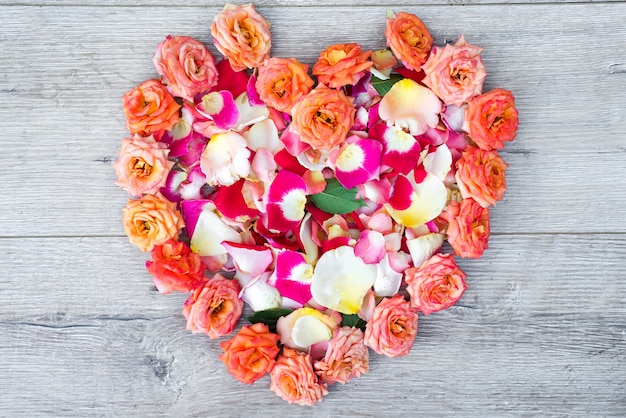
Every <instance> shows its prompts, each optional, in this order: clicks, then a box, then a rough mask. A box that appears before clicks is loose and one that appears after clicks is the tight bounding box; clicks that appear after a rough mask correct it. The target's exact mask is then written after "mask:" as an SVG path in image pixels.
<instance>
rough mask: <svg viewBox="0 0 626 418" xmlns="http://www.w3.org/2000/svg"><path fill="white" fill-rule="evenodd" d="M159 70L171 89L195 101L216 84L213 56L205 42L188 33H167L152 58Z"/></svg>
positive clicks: (176, 93)
mask: <svg viewBox="0 0 626 418" xmlns="http://www.w3.org/2000/svg"><path fill="white" fill-rule="evenodd" d="M152 62H153V63H154V67H155V68H156V71H157V73H159V75H161V76H163V81H164V82H165V84H166V85H167V87H168V89H169V90H170V92H171V93H172V94H173V95H174V96H177V97H182V98H184V99H186V100H189V101H193V99H194V96H195V95H196V94H199V93H204V92H207V91H209V90H210V89H211V87H213V86H214V85H215V84H216V83H217V68H215V60H214V59H213V55H211V53H210V52H209V51H208V50H207V49H206V47H205V46H204V45H203V44H202V42H200V41H197V40H195V39H193V38H190V37H188V36H169V35H168V36H167V38H165V40H164V41H163V42H161V43H160V44H159V46H158V47H157V50H156V53H155V54H154V57H153V58H152Z"/></svg>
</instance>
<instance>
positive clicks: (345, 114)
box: [291, 85, 356, 150]
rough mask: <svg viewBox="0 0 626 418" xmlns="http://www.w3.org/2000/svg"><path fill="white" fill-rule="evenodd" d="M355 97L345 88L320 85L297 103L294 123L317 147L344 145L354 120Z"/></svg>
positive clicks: (323, 148) (302, 134) (308, 142)
mask: <svg viewBox="0 0 626 418" xmlns="http://www.w3.org/2000/svg"><path fill="white" fill-rule="evenodd" d="M352 101H353V99H352V98H350V97H348V96H346V95H345V94H344V93H343V91H340V90H335V89H330V88H328V87H326V86H323V85H321V86H318V87H317V88H316V89H313V90H311V91H310V92H309V94H307V95H306V96H304V97H303V98H302V99H301V100H300V101H299V102H298V103H296V104H295V106H293V108H292V111H291V113H292V115H293V121H292V123H291V126H292V127H293V129H294V130H295V132H297V133H298V135H300V140H301V141H302V142H304V143H307V144H309V145H310V146H311V147H312V148H313V149H316V150H327V149H330V148H332V147H334V146H335V145H341V144H342V143H343V142H344V141H345V140H346V136H347V135H348V131H349V130H350V128H351V127H352V125H353V124H354V116H355V114H356V110H355V109H354V106H353V105H352Z"/></svg>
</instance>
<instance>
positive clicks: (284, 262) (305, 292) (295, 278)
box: [272, 250, 313, 305]
mask: <svg viewBox="0 0 626 418" xmlns="http://www.w3.org/2000/svg"><path fill="white" fill-rule="evenodd" d="M275 272H276V274H275V275H274V276H273V277H274V279H273V281H272V285H274V287H276V288H277V289H278V291H279V292H280V294H281V295H282V296H284V297H287V298H289V299H291V300H294V301H296V302H298V303H300V304H301V305H304V304H305V303H307V302H308V301H309V300H311V279H312V277H313V266H311V265H310V264H308V263H307V262H306V260H305V259H304V255H303V254H302V253H299V252H297V251H288V250H287V251H282V252H280V253H278V255H277V256H276V270H275Z"/></svg>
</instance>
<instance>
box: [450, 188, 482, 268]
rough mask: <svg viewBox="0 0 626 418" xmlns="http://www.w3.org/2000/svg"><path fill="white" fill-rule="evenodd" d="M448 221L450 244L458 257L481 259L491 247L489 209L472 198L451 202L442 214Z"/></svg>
mask: <svg viewBox="0 0 626 418" xmlns="http://www.w3.org/2000/svg"><path fill="white" fill-rule="evenodd" d="M441 217H442V218H445V219H446V220H447V221H448V228H447V231H446V233H447V234H448V242H449V243H450V245H451V246H452V248H453V249H454V252H455V253H456V255H458V256H461V257H466V258H480V256H482V255H483V252H484V251H485V250H486V249H487V248H488V247H489V245H488V242H489V232H490V231H489V208H483V207H482V206H480V205H479V204H478V202H476V201H475V200H474V199H472V198H468V199H463V200H462V201H461V202H460V203H459V202H458V201H456V200H451V201H450V204H449V205H448V207H447V208H446V210H445V211H444V212H443V213H442V214H441Z"/></svg>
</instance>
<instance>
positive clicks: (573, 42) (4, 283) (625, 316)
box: [0, 0, 626, 417]
mask: <svg viewBox="0 0 626 418" xmlns="http://www.w3.org/2000/svg"><path fill="white" fill-rule="evenodd" d="M171 3H174V2H171V1H169V0H168V1H165V0H158V1H148V0H145V1H139V2H132V1H124V0H99V1H90V0H71V1H70V0H59V1H52V0H22V1H12V0H1V1H0V144H1V151H0V167H1V168H2V172H1V173H2V174H0V179H1V180H2V182H1V184H2V189H1V191H0V193H1V195H2V199H0V267H1V268H0V416H3V417H4V416H6V417H14V416H25V417H34V416H141V417H148V416H180V417H186V416H211V417H212V416H254V415H257V416H307V415H311V416H324V417H326V416H399V415H402V416H414V415H415V416H424V417H433V416H452V415H460V416H625V415H626V358H625V357H626V219H625V218H626V117H625V112H626V3H625V2H620V1H616V2H596V1H586V2H585V1H573V2H572V1H570V2H568V1H563V2H561V1H530V0H527V1H519V2H516V3H515V4H507V3H506V2H502V1H498V0H466V1H461V0H458V1H457V0H430V1H423V2H421V3H420V5H416V4H415V2H409V1H404V0H397V1H395V2H393V4H390V5H385V6H380V5H379V2H378V1H374V0H371V1H370V0H361V1H347V0H334V1H333V0H325V1H318V2H316V3H315V4H316V6H309V4H311V2H308V1H303V0H297V1H287V0H282V1H279V2H272V1H269V0H263V1H259V2H257V4H258V5H259V10H260V11H261V13H263V15H264V16H265V17H266V18H268V20H270V21H271V22H272V24H273V26H272V33H273V39H274V47H273V54H274V55H276V56H292V55H293V56H296V57H298V58H299V59H300V60H302V61H305V62H309V63H312V62H313V61H314V59H315V58H316V56H317V54H318V52H319V50H320V49H323V48H325V47H326V46H327V45H330V44H332V43H340V42H349V41H355V42H359V43H361V44H363V46H364V48H381V47H383V46H384V36H383V26H384V17H385V13H386V9H387V8H391V9H394V10H396V11H401V10H404V11H408V12H413V13H416V14H417V15H418V16H420V17H421V18H422V19H423V20H424V21H425V23H426V24H427V25H428V27H429V28H430V30H431V33H432V34H433V36H434V38H435V43H436V44H439V45H441V44H443V43H444V42H446V41H454V40H456V38H457V37H458V35H459V34H461V33H464V34H465V36H466V38H467V39H468V41H470V42H472V43H476V44H479V45H481V46H483V47H484V48H485V51H484V53H483V58H484V61H485V64H486V66H487V70H488V73H489V75H488V78H487V82H486V89H491V88H495V87H503V88H507V89H510V90H512V91H513V92H514V94H515V96H516V103H517V107H518V109H519V112H520V122H521V125H520V130H519V133H518V138H517V140H516V141H515V142H514V143H512V144H509V145H507V147H506V149H505V150H504V151H503V153H502V155H503V156H504V158H505V159H506V161H507V162H508V163H509V164H510V167H509V170H508V173H507V175H508V185H509V188H508V191H507V193H506V197H505V199H504V201H502V202H500V203H498V206H497V208H496V209H494V210H493V211H492V231H493V235H492V238H491V241H490V249H489V250H488V251H487V252H486V254H485V256H484V257H483V258H482V259H480V260H472V261H467V260H461V261H460V264H461V266H462V268H464V269H465V270H466V272H467V273H468V282H469V285H470V288H469V290H468V291H467V292H466V293H465V295H464V297H463V299H462V300H461V302H460V303H459V304H458V305H457V306H456V307H453V308H451V309H450V310H448V311H446V312H442V313H438V314H433V315H431V316H428V317H421V320H420V331H419V335H418V338H417V340H416V342H415V346H414V348H413V350H412V351H411V354H410V355H409V356H408V357H404V358H399V359H394V360H389V359H386V358H381V357H379V356H376V355H373V356H372V361H371V365H370V373H369V374H367V375H365V376H363V377H362V378H361V379H356V380H353V381H352V382H350V383H349V384H347V385H345V386H334V387H332V389H331V393H330V395H329V396H327V397H326V398H325V399H324V401H323V402H322V403H320V404H318V405H316V406H314V407H297V406H290V405H288V404H286V403H285V402H284V401H282V400H281V399H279V398H278V397H277V396H276V395H274V393H272V392H271V391H269V388H268V386H269V381H268V379H267V378H264V379H263V380H261V381H259V382H257V383H256V384H255V385H253V386H245V385H242V384H240V383H238V382H237V381H235V379H233V378H232V377H231V376H230V375H228V374H227V372H226V371H225V368H224V366H223V364H222V363H221V362H219V361H218V359H217V356H218V355H219V353H220V349H219V345H218V343H217V342H216V341H211V340H209V339H208V338H207V337H205V336H200V335H192V334H191V333H190V332H188V331H185V321H184V318H183V317H182V315H181V313H180V311H181V305H182V302H183V300H184V298H185V296H184V295H169V296H163V295H160V294H158V292H156V291H155V289H154V287H153V285H152V283H151V279H150V277H149V275H148V274H147V272H146V271H145V268H144V266H143V263H144V261H145V259H146V255H145V254H143V253H141V252H140V251H139V250H137V249H136V248H135V247H134V246H132V245H131V244H129V243H128V240H127V239H126V237H125V236H124V233H123V228H122V223H121V208H122V207H123V206H124V205H125V202H126V198H127V197H126V194H125V193H124V192H123V191H122V190H120V189H119V188H117V186H115V185H114V181H115V174H114V172H113V169H112V166H111V164H112V162H113V161H114V160H115V159H116V158H117V154H118V152H119V146H120V141H121V138H122V137H124V136H125V135H126V131H125V129H124V122H125V119H124V115H123V113H122V111H121V101H120V98H121V96H122V94H123V93H124V92H125V91H127V90H129V89H130V88H132V87H134V86H135V85H136V84H138V83H140V82H141V81H143V80H145V79H147V78H151V77H153V76H155V72H154V70H153V69H152V67H151V61H150V58H151V56H152V54H153V52H154V49H155V47H156V45H157V44H158V43H159V42H160V41H161V40H162V39H163V38H164V37H165V36H166V35H167V34H170V33H171V34H178V35H183V34H184V35H189V36H193V37H195V38H197V39H200V40H202V41H204V42H205V43H206V44H210V35H209V30H208V28H209V25H210V22H211V20H212V17H213V16H214V14H215V13H216V12H217V11H218V10H219V9H221V5H222V4H221V2H217V1H215V0H190V1H185V2H178V3H179V6H172V5H171ZM358 5H360V6H358ZM211 50H212V51H213V52H214V53H216V51H215V49H213V48H212V47H211ZM216 55H217V53H216Z"/></svg>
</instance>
